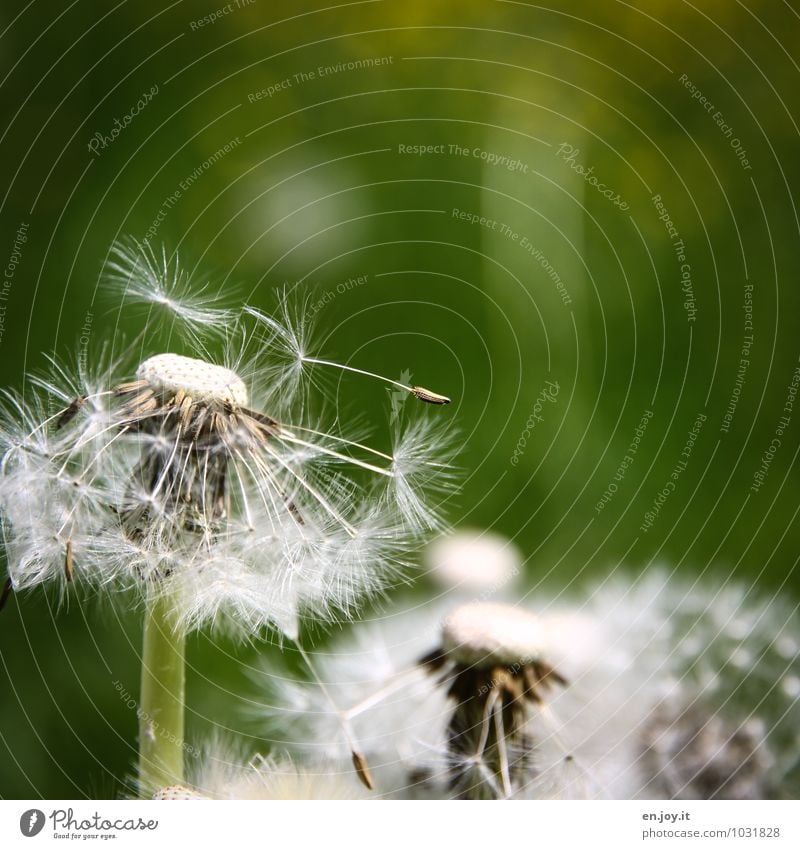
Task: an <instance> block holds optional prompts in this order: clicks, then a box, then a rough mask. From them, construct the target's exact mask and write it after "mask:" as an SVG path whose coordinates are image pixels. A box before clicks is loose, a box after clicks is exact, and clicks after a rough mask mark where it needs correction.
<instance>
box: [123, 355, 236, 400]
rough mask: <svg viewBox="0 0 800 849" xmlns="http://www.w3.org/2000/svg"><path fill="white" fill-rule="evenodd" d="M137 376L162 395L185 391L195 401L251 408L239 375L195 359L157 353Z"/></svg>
mask: <svg viewBox="0 0 800 849" xmlns="http://www.w3.org/2000/svg"><path fill="white" fill-rule="evenodd" d="M136 376H137V377H138V378H139V379H140V380H146V381H147V382H148V384H150V386H151V387H152V389H153V390H154V391H155V392H157V393H160V394H164V395H175V394H177V393H178V392H181V391H182V392H185V393H186V394H187V395H188V396H189V397H190V398H192V400H193V401H200V402H203V401H205V402H216V403H219V404H231V405H233V406H236V407H244V406H247V402H248V393H247V387H246V386H245V384H244V381H243V380H242V379H241V378H240V377H239V375H238V374H236V373H235V372H233V371H231V370H230V369H228V368H225V367H224V366H217V365H214V364H213V363H208V362H205V361H204V360H197V359H194V358H193V357H182V356H181V355H180V354H157V355H156V356H155V357H150V358H149V359H147V360H145V361H144V362H143V363H142V364H141V365H140V366H139V368H138V369H137V371H136Z"/></svg>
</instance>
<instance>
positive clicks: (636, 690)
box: [261, 570, 800, 799]
mask: <svg viewBox="0 0 800 849" xmlns="http://www.w3.org/2000/svg"><path fill="white" fill-rule="evenodd" d="M470 607H471V608H472V612H470V615H469V616H468V615H467V613H466V612H464V611H465V609H469V608H470ZM482 607H483V608H484V612H486V607H485V606H484V605H482V604H479V603H475V604H474V605H473V604H470V605H462V606H461V607H460V608H456V609H455V610H449V611H448V610H446V609H445V608H444V607H443V606H442V605H441V604H440V605H436V606H430V607H420V606H418V605H415V606H414V607H409V608H408V609H405V610H396V611H394V612H393V613H392V614H391V615H387V616H385V617H384V619H383V620H381V621H380V622H375V623H371V624H369V625H366V626H356V627H355V628H354V631H353V633H352V634H350V635H348V636H347V637H346V638H344V639H342V640H340V641H339V642H338V643H336V644H334V645H333V646H332V647H330V648H329V649H328V650H327V651H326V652H325V654H324V655H322V656H321V657H319V658H318V661H317V672H316V674H317V676H318V677H319V679H320V680H322V681H324V682H325V689H326V691H327V693H328V695H329V696H330V697H331V698H332V699H333V701H334V703H335V705H336V708H337V709H333V708H331V707H330V706H329V705H326V697H325V694H321V693H320V692H318V688H317V687H315V685H314V684H313V683H311V682H302V681H297V680H291V676H290V675H289V674H288V673H287V674H286V675H285V677H284V679H283V680H278V679H279V677H280V676H278V675H277V674H276V671H275V670H274V669H272V670H271V681H272V684H273V686H272V688H271V689H269V690H268V692H269V695H268V697H267V698H266V699H265V702H266V703H265V704H264V705H263V706H262V707H261V715H262V718H263V717H264V716H268V717H269V721H270V728H271V732H270V733H272V734H275V733H277V730H279V729H280V728H281V727H286V726H285V724H286V722H287V721H289V722H290V723H291V725H290V727H292V728H294V727H295V725H294V723H298V726H297V727H302V728H303V729H304V730H303V734H304V736H305V737H306V742H305V743H304V744H303V748H304V749H306V748H307V749H308V750H310V751H313V750H317V751H325V752H327V753H328V754H330V755H332V756H333V755H334V754H336V755H337V756H338V757H340V758H341V760H342V762H344V761H345V759H346V755H347V744H346V742H345V741H343V739H342V733H341V720H342V716H346V717H347V718H348V720H349V723H350V729H351V733H352V736H353V738H354V739H355V741H356V743H357V745H358V748H359V750H360V751H362V752H363V753H364V755H365V757H366V758H367V760H368V762H369V764H370V768H371V770H372V772H373V774H374V775H375V783H376V788H377V790H378V791H379V792H382V793H387V794H389V795H398V796H404V795H408V793H409V792H410V791H409V788H410V787H411V786H412V785H413V786H414V788H415V789H414V793H415V794H416V795H422V796H426V797H435V798H441V797H450V796H453V795H456V796H461V795H468V796H477V797H481V798H483V797H486V796H488V797H492V798H494V797H497V796H507V795H511V796H514V797H519V798H627V799H631V798H645V799H648V798H676V799H677V798H687V799H694V798H753V797H758V798H767V797H773V796H778V797H781V798H795V797H796V795H797V792H798V779H800V745H799V744H798V742H797V735H796V729H797V726H798V722H800V697H798V693H800V684H798V681H800V666H799V665H798V663H799V662H800V659H799V658H798V656H797V654H796V652H795V651H794V648H795V646H796V645H797V640H798V637H800V621H798V612H797V608H796V607H793V606H792V604H791V603H790V602H788V601H786V600H784V599H781V598H763V597H757V596H756V595H755V594H754V593H753V591H752V590H751V589H750V588H748V587H746V586H742V585H739V584H736V583H733V582H728V583H725V582H709V581H704V580H701V581H698V582H695V583H691V582H687V581H685V580H683V579H675V578H669V577H668V576H667V575H666V574H665V573H664V572H662V571H660V570H653V571H652V572H651V573H649V574H648V575H646V576H643V577H640V578H636V579H634V578H630V577H621V576H620V577H615V578H613V579H610V580H608V581H606V582H604V583H603V584H602V585H601V586H600V587H598V588H597V589H594V590H590V591H587V592H585V593H584V594H582V595H578V596H571V597H566V596H564V597H558V598H557V599H552V598H549V599H548V598H542V597H540V596H536V597H534V600H533V601H530V602H527V603H526V604H525V606H524V607H523V606H521V605H518V606H516V607H513V608H511V609H512V610H518V611H519V612H520V613H521V614H523V615H522V616H521V617H520V619H519V626H520V632H517V631H516V630H513V631H512V636H511V637H504V638H503V639H500V638H499V636H498V635H499V634H500V633H501V629H504V628H506V627H507V626H508V627H509V628H510V623H511V621H512V620H511V618H510V617H509V616H508V615H507V611H506V610H505V609H504V608H503V607H502V606H498V607H500V610H501V612H502V616H501V617H499V619H500V625H497V624H496V622H497V620H496V619H495V618H494V617H489V616H480V615H479V611H480V610H481V608H482ZM456 614H458V615H456ZM527 617H530V618H527ZM515 621H516V620H515ZM442 622H444V627H443V628H442ZM534 622H535V623H536V628H535V629H534V627H533V623H534ZM523 623H526V624H525V625H524V627H523ZM529 626H530V630H528V627H529ZM668 626H669V627H668ZM503 633H505V632H503ZM519 633H521V634H522V635H523V636H522V637H519V636H518V634H519ZM498 644H499V645H502V646H504V647H508V646H510V645H512V644H513V645H514V647H515V648H514V650H513V652H506V653H503V654H501V655H499V656H498V655H493V654H492V651H493V649H494V647H495V646H496V645H498ZM464 645H466V646H470V647H472V648H473V649H474V650H473V651H470V652H469V653H467V654H464V655H459V654H458V653H454V652H455V650H456V649H460V648H461V647H463V646H464ZM492 657H494V658H496V662H495V663H494V665H492V664H491V663H489V664H488V665H484V662H485V660H486V659H487V658H492ZM525 657H527V658H531V657H532V658H534V660H535V661H536V662H539V663H541V664H546V667H549V668H550V673H551V674H552V672H553V671H555V672H556V673H558V674H559V675H561V676H563V679H564V680H565V682H566V683H565V684H564V685H561V684H557V683H556V682H555V681H554V680H552V679H551V685H550V686H549V687H544V686H541V685H540V684H539V683H538V682H539V681H540V680H541V679H542V678H545V679H546V678H547V677H548V676H547V675H545V673H546V672H547V668H546V667H545V666H540V667H539V670H538V672H537V671H536V670H535V669H534V670H532V671H533V672H534V675H533V677H532V678H529V679H528V680H527V681H526V680H525V678H524V677H523V676H522V675H519V674H517V676H516V677H515V676H514V675H513V673H514V672H517V673H519V672H521V671H522V666H523V665H524V663H522V661H523V660H524V658H525ZM420 658H422V663H421V664H420V663H418V662H417V661H419V660H420ZM732 658H735V659H737V660H738V661H739V663H734V662H733V660H732ZM520 681H522V682H523V683H522V686H520ZM532 682H537V683H536V684H535V687H536V692H537V696H538V699H535V700H533V701H531V700H528V699H527V696H526V693H527V687H528V686H529V684H530V683H532ZM514 688H516V689H514ZM493 694H494V695H493ZM501 699H502V700H504V701H503V704H508V705H511V704H516V705H517V707H515V708H514V710H518V708H519V706H520V705H523V704H524V705H525V707H524V711H519V712H518V714H517V720H515V721H513V722H512V721H511V719H510V717H509V716H508V715H506V714H504V715H503V716H504V719H503V722H504V725H503V732H504V734H505V737H504V740H505V749H504V751H503V749H502V748H501V747H499V746H498V740H499V739H500V737H499V736H498V735H500V731H499V730H498V727H496V726H494V725H491V724H489V725H487V723H486V721H485V719H486V717H491V716H492V715H493V714H492V710H493V708H492V704H497V703H499V702H500V700H501ZM495 715H496V714H495ZM495 721H497V722H499V720H495ZM512 726H513V727H512ZM332 741H339V742H338V744H336V745H334V743H333V742H332ZM501 753H502V757H501ZM503 764H507V767H505V766H504V765H503ZM504 772H505V778H504ZM509 789H510V793H509Z"/></svg>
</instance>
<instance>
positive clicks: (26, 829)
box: [19, 808, 44, 837]
mask: <svg viewBox="0 0 800 849" xmlns="http://www.w3.org/2000/svg"><path fill="white" fill-rule="evenodd" d="M43 828H44V812H43V811H40V810H39V809H38V808H31V809H30V810H29V811H25V813H24V814H23V815H22V816H21V817H20V818H19V830H20V831H21V832H22V833H23V834H24V835H25V837H36V835H37V834H38V833H39V832H40V831H41V830H42V829H43Z"/></svg>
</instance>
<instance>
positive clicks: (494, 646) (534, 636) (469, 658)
mask: <svg viewBox="0 0 800 849" xmlns="http://www.w3.org/2000/svg"><path fill="white" fill-rule="evenodd" d="M542 642H543V640H542V632H541V626H540V624H539V622H538V620H537V619H536V617H535V616H534V615H533V614H531V613H529V612H528V611H526V610H522V609H520V608H518V607H514V606H512V605H510V604H495V603H490V602H478V601H476V602H472V603H471V604H464V605H462V606H461V607H458V608H456V609H455V610H454V611H453V612H452V613H451V614H450V615H449V616H448V617H447V618H446V619H445V621H444V627H443V629H442V647H443V648H444V650H445V652H446V654H447V655H448V656H449V657H451V658H452V659H453V660H454V661H456V663H461V664H464V665H465V666H482V667H486V666H496V665H497V664H502V665H505V666H513V665H514V664H520V663H530V662H532V661H534V660H538V659H539V658H540V657H541V656H542Z"/></svg>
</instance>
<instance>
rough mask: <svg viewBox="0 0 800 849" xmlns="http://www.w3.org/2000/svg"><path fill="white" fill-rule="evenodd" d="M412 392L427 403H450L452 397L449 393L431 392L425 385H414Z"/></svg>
mask: <svg viewBox="0 0 800 849" xmlns="http://www.w3.org/2000/svg"><path fill="white" fill-rule="evenodd" d="M411 394H412V395H413V396H414V397H415V398H417V399H419V400H420V401H424V402H425V403H426V404H449V403H450V399H449V398H448V397H447V395H439V394H438V393H437V392H431V390H430V389H425V388H424V387H423V386H412V387H411Z"/></svg>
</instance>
